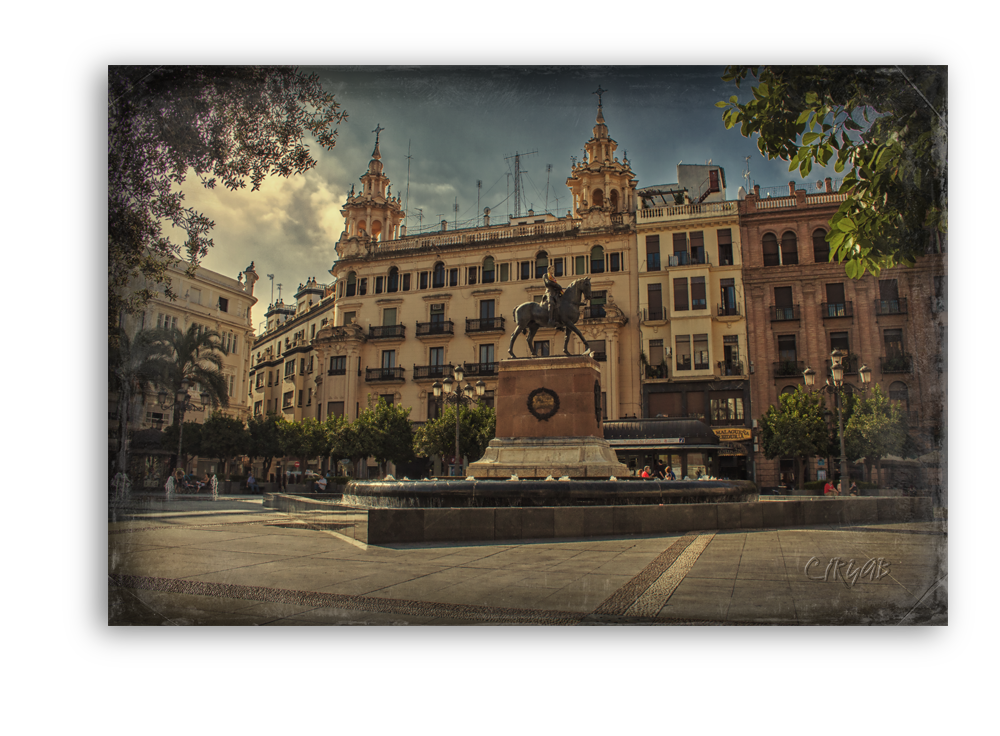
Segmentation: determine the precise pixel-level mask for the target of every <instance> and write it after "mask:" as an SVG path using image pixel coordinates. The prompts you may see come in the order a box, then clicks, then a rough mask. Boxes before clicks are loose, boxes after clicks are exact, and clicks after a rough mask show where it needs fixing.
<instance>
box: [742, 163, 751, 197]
mask: <svg viewBox="0 0 1000 736" xmlns="http://www.w3.org/2000/svg"><path fill="white" fill-rule="evenodd" d="M744 161H746V164H747V166H746V168H745V169H743V180H744V181H745V182H746V183H747V185H746V186H745V187H744V189H745V190H746V191H747V193H749V192H750V157H749V156H746V157H744Z"/></svg>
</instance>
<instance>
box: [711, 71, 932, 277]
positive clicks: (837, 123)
mask: <svg viewBox="0 0 1000 736" xmlns="http://www.w3.org/2000/svg"><path fill="white" fill-rule="evenodd" d="M748 76H749V77H752V78H754V80H755V81H756V84H755V85H753V86H751V92H752V93H753V98H752V99H750V100H749V101H747V102H745V103H740V102H739V98H738V96H737V95H733V96H731V97H730V98H729V100H727V101H721V102H718V103H716V105H717V107H720V108H725V112H724V113H723V115H722V119H723V122H724V123H725V126H726V128H727V129H729V128H735V127H739V129H740V132H741V133H742V134H743V135H744V136H745V137H747V138H749V137H751V136H753V135H757V136H758V138H757V147H758V149H760V152H761V153H762V154H763V155H764V156H766V157H767V158H769V159H775V158H777V159H780V160H782V161H787V162H789V171H793V170H795V169H798V171H799V174H800V175H801V176H803V177H805V176H808V174H809V172H810V171H811V169H812V166H813V164H814V163H815V164H818V165H820V166H824V167H825V166H826V165H827V164H829V163H830V162H831V161H833V162H834V166H833V168H834V171H835V172H838V173H840V172H844V171H846V172H847V173H846V174H845V176H844V180H843V183H842V184H841V187H840V191H841V192H843V193H846V194H847V198H846V199H845V200H844V202H843V203H841V205H840V208H839V209H838V210H837V212H836V214H834V216H833V217H832V218H831V220H830V232H829V234H828V235H827V240H828V241H829V243H830V260H831V261H832V260H837V261H839V262H840V263H843V264H844V265H845V270H846V273H847V275H848V276H849V277H850V278H853V279H860V278H861V277H862V276H863V275H864V274H865V272H866V271H870V272H871V273H873V274H874V275H876V276H878V274H879V272H880V271H881V270H882V269H883V268H891V267H892V266H895V265H899V264H903V265H913V263H914V259H915V258H916V257H917V256H919V255H921V254H924V253H927V252H937V251H939V249H940V247H941V241H942V239H943V237H944V235H945V233H946V232H947V179H946V175H947V135H948V123H947V115H948V99H947V69H946V67H941V66H924V67H906V68H905V69H904V68H902V67H898V66H897V67H854V66H792V67H783V66H765V67H748V66H730V67H727V68H726V73H725V75H724V76H723V77H722V79H723V81H726V82H733V83H735V85H736V87H737V88H739V87H740V85H741V83H742V82H743V81H744V80H746V79H747V77H748Z"/></svg>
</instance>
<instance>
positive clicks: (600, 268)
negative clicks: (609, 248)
mask: <svg viewBox="0 0 1000 736" xmlns="http://www.w3.org/2000/svg"><path fill="white" fill-rule="evenodd" d="M590 272H591V273H604V248H602V247H601V246H599V245H595V246H594V247H593V248H591V249H590Z"/></svg>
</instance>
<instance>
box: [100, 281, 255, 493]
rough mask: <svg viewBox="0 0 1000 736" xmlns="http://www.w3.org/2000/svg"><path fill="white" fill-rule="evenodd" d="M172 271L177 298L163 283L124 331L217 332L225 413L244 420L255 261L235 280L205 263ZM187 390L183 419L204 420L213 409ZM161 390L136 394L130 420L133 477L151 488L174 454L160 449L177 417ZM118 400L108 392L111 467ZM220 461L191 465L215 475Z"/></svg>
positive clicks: (117, 427) (158, 482)
mask: <svg viewBox="0 0 1000 736" xmlns="http://www.w3.org/2000/svg"><path fill="white" fill-rule="evenodd" d="M168 275H169V277H170V282H171V290H172V291H173V293H174V294H176V295H177V298H176V299H174V300H170V299H167V298H166V296H165V295H164V293H163V288H162V287H160V289H159V291H158V295H156V296H154V297H153V298H152V299H151V300H150V301H149V303H148V304H147V305H146V308H145V309H144V310H143V311H142V312H141V313H139V314H136V315H131V316H129V317H128V318H126V320H125V321H124V324H123V326H124V328H125V330H126V331H127V332H128V333H129V334H130V335H134V334H135V333H136V332H137V331H139V330H142V329H149V328H157V327H160V328H163V327H176V328H177V329H178V330H181V331H187V329H188V328H189V327H190V326H191V325H202V326H203V327H205V328H208V329H212V330H215V331H216V332H218V333H219V334H220V335H221V338H222V345H223V347H225V348H226V351H227V354H226V355H224V356H223V358H222V361H223V363H222V369H221V370H222V372H223V375H224V376H225V378H226V387H227V391H228V394H229V406H228V408H226V409H222V410H221V411H222V412H223V413H224V414H227V415H229V416H233V417H237V418H239V419H242V420H246V419H247V418H248V417H249V411H250V410H249V407H248V406H247V401H246V397H247V395H248V392H249V383H248V378H247V376H248V373H249V371H250V351H251V347H252V344H253V339H254V333H253V325H252V317H251V312H252V309H253V306H254V304H256V302H257V298H256V297H255V296H254V293H253V292H254V284H255V283H256V281H257V273H256V271H255V269H254V265H253V263H251V264H250V265H249V266H248V267H247V268H246V270H244V271H243V272H241V273H239V274H237V278H235V279H234V278H230V277H229V276H225V275H223V274H221V273H216V272H215V271H210V270H209V269H207V268H204V267H199V268H198V269H196V270H195V271H194V273H193V274H191V275H189V274H188V273H187V267H186V264H183V263H180V262H178V263H176V264H175V265H173V266H171V268H170V270H169V274H168ZM189 392H190V394H191V397H192V406H191V407H190V408H189V409H187V410H186V411H185V413H184V421H185V422H197V423H199V424H200V423H202V422H204V421H205V419H206V418H207V417H208V415H209V414H210V413H211V412H212V407H211V406H207V407H205V406H203V405H202V404H201V402H200V401H199V400H198V394H199V388H198V386H192V387H190V388H189ZM158 393H159V392H154V393H151V394H147V395H145V396H142V397H137V398H136V401H137V402H141V405H140V404H138V403H137V404H134V405H133V406H132V408H131V409H130V412H131V416H130V417H129V420H128V423H129V426H130V427H131V428H132V430H133V443H132V456H133V472H134V477H135V480H136V481H137V482H141V483H142V484H143V486H144V487H147V488H162V482H163V474H164V472H165V471H166V470H167V469H166V467H165V464H164V463H165V461H166V459H167V457H169V455H170V452H169V450H168V449H167V448H163V447H162V443H161V442H160V431H159V430H162V429H164V428H166V427H168V426H170V425H171V424H173V423H174V421H175V417H174V412H175V410H176V407H175V405H174V402H173V400H172V397H171V398H170V399H168V401H167V404H166V405H161V404H160V402H159V396H158ZM117 401H118V397H117V395H116V394H115V393H113V392H111V393H109V396H108V452H109V467H112V466H113V463H114V459H113V458H114V455H115V454H116V452H117V450H118V432H119V431H120V418H119V415H118V412H119V407H118V403H117ZM174 449H175V450H176V448H174ZM216 462H217V461H216V460H214V459H211V458H209V459H204V460H201V461H199V462H197V463H196V464H192V466H191V469H193V470H194V471H195V472H197V473H199V474H200V473H204V472H209V473H214V472H216Z"/></svg>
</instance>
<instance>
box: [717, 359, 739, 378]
mask: <svg viewBox="0 0 1000 736" xmlns="http://www.w3.org/2000/svg"><path fill="white" fill-rule="evenodd" d="M719 375H720V376H742V375H743V361H742V360H729V361H726V360H720V361H719Z"/></svg>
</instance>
